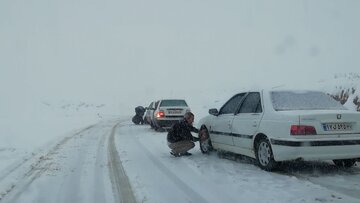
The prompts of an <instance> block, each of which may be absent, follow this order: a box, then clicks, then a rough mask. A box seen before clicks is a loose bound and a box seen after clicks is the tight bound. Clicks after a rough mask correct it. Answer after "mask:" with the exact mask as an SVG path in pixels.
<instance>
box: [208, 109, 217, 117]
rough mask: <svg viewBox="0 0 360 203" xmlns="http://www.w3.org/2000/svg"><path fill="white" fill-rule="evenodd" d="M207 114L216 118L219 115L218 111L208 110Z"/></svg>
mask: <svg viewBox="0 0 360 203" xmlns="http://www.w3.org/2000/svg"><path fill="white" fill-rule="evenodd" d="M209 114H211V115H214V116H217V115H219V111H218V110H217V109H209Z"/></svg>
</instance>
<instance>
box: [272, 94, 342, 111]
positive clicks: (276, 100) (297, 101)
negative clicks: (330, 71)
mask: <svg viewBox="0 0 360 203" xmlns="http://www.w3.org/2000/svg"><path fill="white" fill-rule="evenodd" d="M270 94H271V100H272V103H273V106H274V109H275V110H276V111H286V110H315V109H330V110H343V109H346V108H345V107H344V106H342V105H341V104H340V103H339V102H337V101H336V100H334V99H333V98H331V97H330V96H329V95H327V94H325V93H323V92H316V91H273V92H271V93H270Z"/></svg>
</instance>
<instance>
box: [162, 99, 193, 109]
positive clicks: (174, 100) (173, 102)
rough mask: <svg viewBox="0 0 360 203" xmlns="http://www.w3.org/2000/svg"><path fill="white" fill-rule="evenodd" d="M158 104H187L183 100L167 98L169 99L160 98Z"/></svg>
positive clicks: (164, 105) (163, 105)
mask: <svg viewBox="0 0 360 203" xmlns="http://www.w3.org/2000/svg"><path fill="white" fill-rule="evenodd" d="M160 106H161V107H166V106H188V105H187V104H186V102H185V100H181V99H171V100H170V99H169V100H162V101H161V103H160Z"/></svg>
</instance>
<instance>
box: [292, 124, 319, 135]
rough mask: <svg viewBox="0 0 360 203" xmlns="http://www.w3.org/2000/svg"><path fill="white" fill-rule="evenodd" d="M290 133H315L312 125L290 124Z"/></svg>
mask: <svg viewBox="0 0 360 203" xmlns="http://www.w3.org/2000/svg"><path fill="white" fill-rule="evenodd" d="M290 134H291V135H316V134H317V133H316V130H315V128H314V127H313V126H308V125H292V126H291V128H290Z"/></svg>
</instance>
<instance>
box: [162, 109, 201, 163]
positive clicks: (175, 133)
mask: <svg viewBox="0 0 360 203" xmlns="http://www.w3.org/2000/svg"><path fill="white" fill-rule="evenodd" d="M193 122H194V114H193V113H191V112H187V113H185V115H184V119H183V120H181V121H180V122H179V123H175V124H174V125H173V126H172V127H171V129H170V130H169V132H168V134H167V141H168V146H169V148H170V149H171V152H170V154H171V155H173V156H175V157H179V156H189V155H191V153H189V152H188V151H189V150H190V149H192V148H194V147H195V144H194V142H195V141H199V138H197V137H194V136H192V134H191V132H195V133H198V132H199V130H198V129H196V128H195V127H194V126H193V125H192V124H193Z"/></svg>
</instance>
